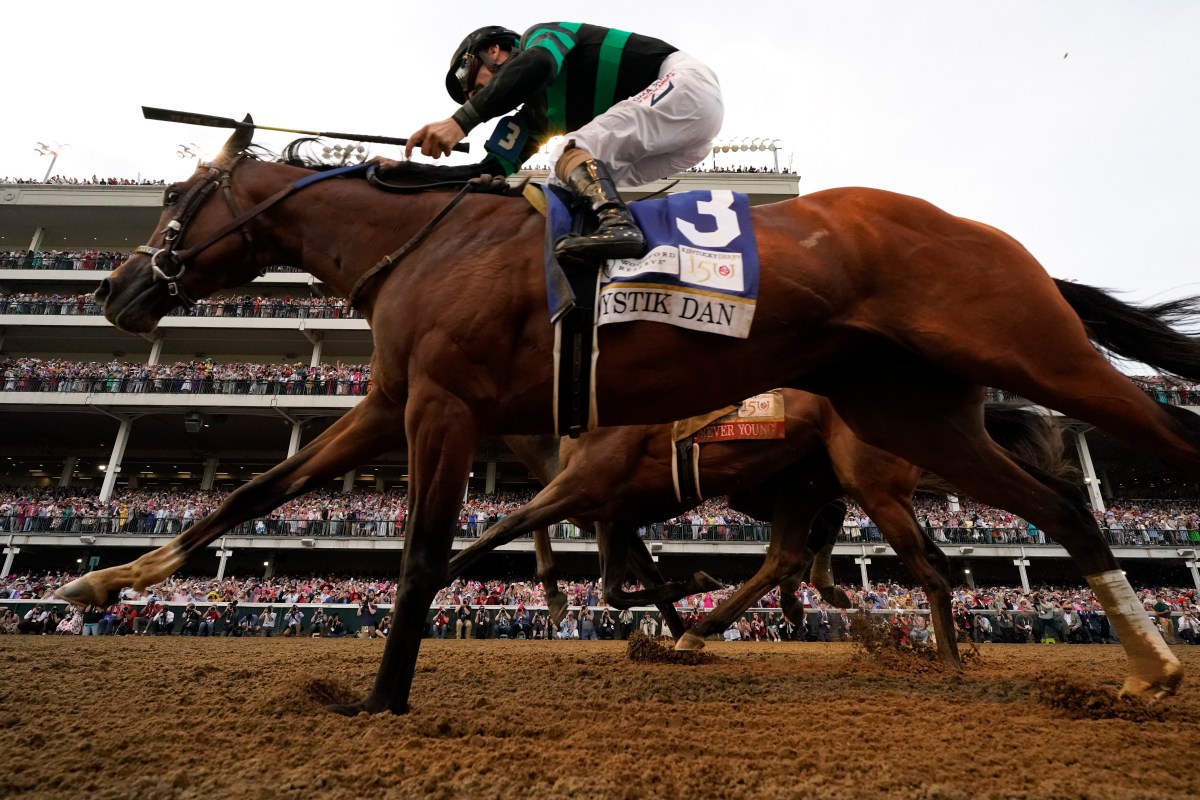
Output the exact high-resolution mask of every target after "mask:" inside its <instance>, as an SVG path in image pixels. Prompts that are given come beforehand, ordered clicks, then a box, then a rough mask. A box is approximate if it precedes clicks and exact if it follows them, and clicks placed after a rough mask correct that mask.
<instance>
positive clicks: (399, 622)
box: [330, 386, 479, 716]
mask: <svg viewBox="0 0 1200 800" xmlns="http://www.w3.org/2000/svg"><path fill="white" fill-rule="evenodd" d="M422 388H423V389H426V390H425V391H423V392H420V393H417V392H416V391H414V392H413V393H412V394H410V396H409V399H408V405H407V407H406V409H405V415H404V419H405V426H406V429H407V432H408V442H409V475H410V478H409V490H408V492H409V516H408V524H407V526H406V527H405V542H404V557H403V560H402V562H401V568H400V581H399V583H398V584H397V586H396V600H395V605H394V606H393V613H392V632H391V633H389V634H388V637H387V644H386V645H384V650H383V660H382V662H381V663H380V665H379V671H378V672H377V673H376V675H375V684H374V686H373V687H372V688H371V691H370V693H369V694H368V695H367V696H366V697H365V698H364V699H363V700H361V701H360V702H358V703H351V704H347V705H334V706H330V710H332V711H335V712H337V713H340V714H346V715H349V716H353V715H355V714H357V713H359V712H362V711H366V712H367V713H371V714H374V713H378V712H382V711H390V712H392V713H393V714H403V713H405V712H407V711H408V694H409V690H410V689H411V688H412V680H413V674H414V672H415V670H416V664H417V653H418V652H419V651H420V648H421V637H422V636H423V635H424V634H425V629H426V624H427V619H428V614H429V607H430V604H431V603H432V602H433V598H434V596H435V595H436V594H437V592H438V590H439V589H440V588H442V587H443V586H445V585H446V583H447V570H448V568H449V558H450V546H451V544H452V543H453V541H454V534H455V530H456V521H457V519H458V514H459V511H460V510H461V508H462V498H463V493H464V492H465V490H466V487H467V476H468V473H469V472H470V468H471V459H472V457H473V456H474V453H475V446H476V444H477V443H478V439H479V432H478V427H477V425H476V423H475V418H474V416H473V415H472V413H471V410H470V409H469V408H468V407H467V406H466V404H465V403H463V402H462V401H461V400H460V399H459V398H458V397H456V396H454V395H452V394H449V393H447V392H443V391H441V390H439V389H436V388H434V387H431V386H430V387H422Z"/></svg>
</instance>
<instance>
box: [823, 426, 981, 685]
mask: <svg viewBox="0 0 1200 800" xmlns="http://www.w3.org/2000/svg"><path fill="white" fill-rule="evenodd" d="M831 416H832V417H833V424H831V425H830V426H829V434H828V436H827V437H826V443H825V444H826V447H827V448H828V450H829V458H830V461H831V462H832V463H833V469H834V472H835V473H836V474H837V476H838V481H839V482H840V483H841V484H842V487H843V488H844V489H845V490H846V492H847V493H848V494H849V495H850V496H851V497H853V498H854V499H855V500H857V501H858V503H859V505H861V506H862V507H863V510H864V511H866V513H867V516H869V517H870V518H871V519H872V520H874V521H875V523H876V524H877V525H878V526H879V530H880V532H881V533H882V534H883V538H884V539H886V540H887V542H888V544H890V545H891V546H892V548H893V549H894V550H895V551H896V555H897V556H898V557H899V558H900V560H901V562H902V563H903V564H904V566H905V567H907V568H908V571H909V572H910V573H912V576H913V577H914V578H915V579H916V581H917V583H918V584H920V586H921V588H922V589H924V590H925V595H926V597H928V598H929V609H930V616H931V617H932V621H933V630H934V635H935V636H936V638H937V648H938V655H939V656H940V658H941V660H942V661H943V663H945V664H947V665H948V666H951V667H954V668H955V669H958V668H961V667H962V662H961V661H960V660H959V656H958V641H957V637H956V636H955V635H954V617H953V615H952V609H951V607H950V562H949V559H947V558H946V554H945V553H943V552H942V551H941V549H940V548H938V547H937V545H935V544H934V543H933V541H932V540H931V539H930V538H929V536H928V534H926V532H925V530H924V529H923V528H922V527H921V526H920V524H919V523H918V522H917V519H916V517H915V516H914V515H913V510H912V496H913V491H914V490H915V489H916V486H917V481H918V479H919V478H920V476H921V469H920V467H916V466H913V465H912V464H911V463H909V462H907V461H905V460H903V459H901V458H898V457H896V456H894V455H892V454H891V453H887V452H884V451H883V450H879V449H877V448H875V447H871V446H870V445H868V444H866V443H865V442H863V441H862V440H861V439H859V438H858V437H857V436H855V435H854V433H853V432H852V431H850V430H849V429H848V428H847V427H846V426H845V425H844V424H841V420H840V419H838V418H837V416H836V415H831Z"/></svg>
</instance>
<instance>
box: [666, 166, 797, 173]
mask: <svg viewBox="0 0 1200 800" xmlns="http://www.w3.org/2000/svg"><path fill="white" fill-rule="evenodd" d="M687 171H688V172H719V173H724V172H735V173H736V172H746V173H749V172H767V173H770V174H772V175H795V174H796V173H794V172H792V171H791V170H790V169H775V168H774V167H705V166H696V167H692V168H691V169H689V170H687Z"/></svg>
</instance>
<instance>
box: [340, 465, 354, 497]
mask: <svg viewBox="0 0 1200 800" xmlns="http://www.w3.org/2000/svg"><path fill="white" fill-rule="evenodd" d="M354 475H355V471H354V470H350V471H349V472H347V473H346V475H345V477H343V478H342V491H343V492H351V491H354Z"/></svg>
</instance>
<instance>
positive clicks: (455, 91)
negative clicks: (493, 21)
mask: <svg viewBox="0 0 1200 800" xmlns="http://www.w3.org/2000/svg"><path fill="white" fill-rule="evenodd" d="M520 43H521V35H520V34H519V33H516V32H515V31H510V30H509V29H508V28H504V27H501V26H500V25H487V26H485V27H482V28H479V29H477V30H474V31H471V33H469V34H468V35H467V38H465V39H463V40H462V43H461V44H460V45H459V46H458V47H457V48H456V49H455V51H454V57H453V58H452V59H450V70H449V71H448V72H447V73H446V91H447V92H449V93H450V96H451V97H453V98H454V101H455V102H456V103H465V102H467V90H466V87H464V86H463V82H464V81H465V80H466V78H467V75H468V74H470V71H471V59H472V58H474V57H475V56H476V54H477V53H478V52H479V51H480V50H484V49H486V48H488V47H491V46H492V45H494V44H500V45H506V46H507V47H508V49H510V50H512V51H514V52H515V51H516V50H517V49H518V47H519V46H520Z"/></svg>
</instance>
